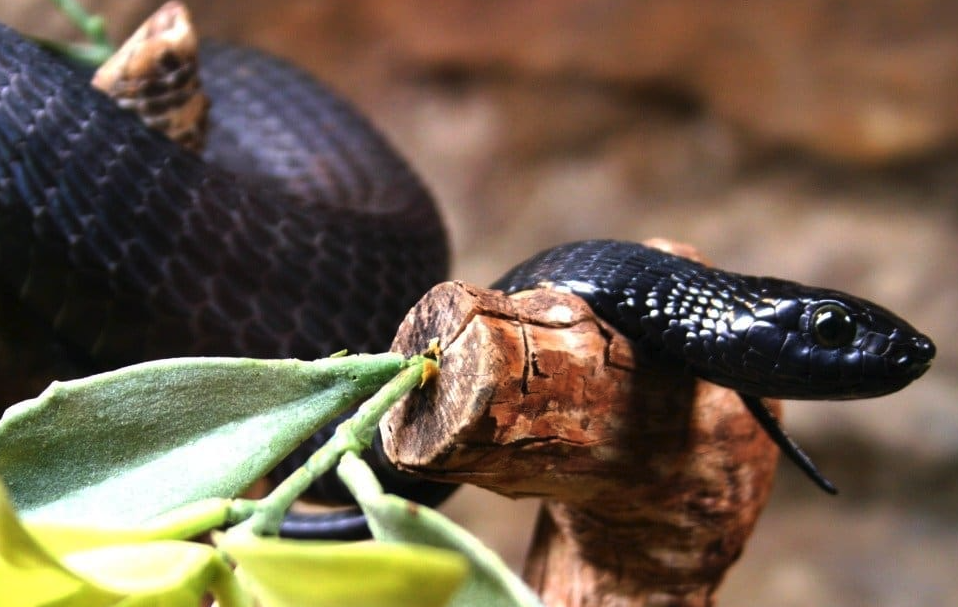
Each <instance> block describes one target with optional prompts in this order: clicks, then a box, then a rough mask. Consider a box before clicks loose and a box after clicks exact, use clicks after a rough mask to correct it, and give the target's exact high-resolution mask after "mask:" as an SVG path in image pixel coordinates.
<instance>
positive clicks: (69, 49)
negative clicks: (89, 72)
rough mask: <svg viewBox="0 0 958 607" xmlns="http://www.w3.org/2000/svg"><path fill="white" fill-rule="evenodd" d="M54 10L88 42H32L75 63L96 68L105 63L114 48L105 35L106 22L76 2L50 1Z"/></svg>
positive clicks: (41, 40)
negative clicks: (54, 7)
mask: <svg viewBox="0 0 958 607" xmlns="http://www.w3.org/2000/svg"><path fill="white" fill-rule="evenodd" d="M50 2H52V3H53V5H54V6H56V8H57V9H58V10H59V11H60V12H61V13H63V14H64V15H65V16H66V18H67V19H68V20H69V21H70V23H72V24H73V25H74V26H75V27H76V28H77V29H79V30H80V32H81V33H82V34H83V35H84V36H85V37H86V38H87V40H88V41H89V42H81V43H75V44H74V43H69V42H60V41H58V40H46V39H43V38H34V40H35V41H36V42H37V43H38V44H40V45H41V46H43V47H44V48H47V49H49V50H51V51H53V52H55V53H57V54H59V55H62V56H64V57H68V58H69V59H71V60H73V61H76V62H77V63H81V64H85V65H90V66H93V67H96V66H98V65H100V64H101V63H103V62H104V61H106V60H107V59H108V58H109V57H110V55H112V54H113V53H114V51H115V50H116V48H115V47H114V46H113V45H112V44H111V43H110V40H109V39H108V38H107V33H106V21H105V20H104V19H103V17H102V16H101V15H91V14H90V13H88V12H87V11H86V10H85V9H84V8H83V7H82V6H80V4H79V3H78V2H76V0H50Z"/></svg>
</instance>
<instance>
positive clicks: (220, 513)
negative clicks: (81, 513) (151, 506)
mask: <svg viewBox="0 0 958 607" xmlns="http://www.w3.org/2000/svg"><path fill="white" fill-rule="evenodd" d="M231 503H232V502H231V500H228V499H221V498H210V499H207V500H201V501H198V502H194V503H192V504H187V505H185V506H183V507H182V508H177V509H176V510H173V511H171V512H168V513H166V514H163V515H161V516H158V517H156V518H153V519H150V520H149V521H147V522H145V523H143V524H141V525H139V526H137V527H125V528H124V527H106V526H95V525H94V526H87V527H80V526H78V525H76V524H74V525H68V524H64V523H44V522H35V523H29V522H27V523H24V526H25V527H26V528H27V530H28V531H29V532H30V535H32V536H33V537H34V538H35V539H36V540H37V541H38V542H40V544H42V545H43V546H44V547H45V548H46V549H47V550H49V551H50V552H52V553H53V554H66V553H67V552H75V551H78V550H88V549H90V548H98V547H101V546H109V545H113V544H136V543H141V542H149V541H154V540H185V539H189V538H191V537H193V536H196V535H199V534H200V533H204V532H206V531H208V530H210V529H213V528H214V527H219V526H220V525H222V524H223V523H225V522H226V520H227V516H228V514H229V511H230V504H231Z"/></svg>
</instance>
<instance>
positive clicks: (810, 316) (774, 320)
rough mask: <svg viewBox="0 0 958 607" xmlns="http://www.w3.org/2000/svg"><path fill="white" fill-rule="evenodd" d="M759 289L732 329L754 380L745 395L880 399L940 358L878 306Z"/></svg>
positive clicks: (792, 288)
mask: <svg viewBox="0 0 958 607" xmlns="http://www.w3.org/2000/svg"><path fill="white" fill-rule="evenodd" d="M754 286H755V287H756V288H755V289H754V290H753V289H748V290H749V291H751V295H752V296H750V297H737V298H736V299H737V305H735V306H734V307H733V310H734V311H733V312H732V314H733V317H732V318H731V322H730V323H729V327H730V329H731V331H730V332H731V333H732V334H733V335H734V336H735V338H736V339H733V341H739V342H740V343H739V344H737V345H736V348H737V349H739V351H740V355H741V356H742V357H743V358H742V360H743V361H744V366H745V368H746V369H747V370H748V374H749V375H751V377H749V378H745V379H746V382H747V383H748V386H747V387H745V388H744V389H743V387H742V383H741V381H739V382H737V383H736V384H735V385H736V387H737V388H738V389H739V390H740V391H743V392H747V393H752V394H755V395H757V396H775V397H779V398H801V399H815V398H821V399H852V398H869V397H873V396H881V395H883V394H889V393H891V392H895V391H897V390H900V389H902V388H904V387H905V386H907V385H908V384H909V383H911V382H912V381H913V380H915V379H917V378H918V377H920V376H921V375H922V374H923V373H924V372H925V371H926V370H927V369H928V367H929V366H930V365H931V360H932V358H934V356H935V345H934V344H933V343H932V341H931V339H929V338H928V337H927V336H925V335H923V334H921V333H920V332H918V331H917V330H915V328H914V327H912V326H911V325H910V324H908V323H907V322H905V321H904V320H902V319H901V318H899V317H898V316H896V315H895V314H893V313H892V312H890V311H888V310H886V309H885V308H882V307H881V306H878V305H876V304H874V303H872V302H869V301H866V300H864V299H860V298H857V297H853V296H851V295H847V294H845V293H841V292H838V291H831V290H826V289H817V288H812V287H805V286H802V285H798V284H796V283H791V282H788V281H784V280H778V279H771V278H762V279H756V282H755V285H754ZM773 294H774V295H773ZM719 383H722V382H721V381H719Z"/></svg>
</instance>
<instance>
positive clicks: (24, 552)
mask: <svg viewBox="0 0 958 607" xmlns="http://www.w3.org/2000/svg"><path fill="white" fill-rule="evenodd" d="M0 596H2V602H3V605H5V606H8V607H28V606H34V605H57V606H63V607H67V606H69V605H89V607H99V606H101V605H112V604H113V603H115V602H116V601H117V599H118V598H120V597H119V595H117V594H115V593H113V592H110V591H109V590H106V589H104V588H100V587H98V586H97V585H95V584H92V583H90V582H88V581H87V580H85V579H83V578H82V577H81V576H79V575H77V574H76V573H74V572H73V571H70V570H69V569H67V568H66V567H65V566H64V565H63V564H62V563H60V562H59V561H58V560H57V559H56V557H54V556H53V555H52V554H50V553H49V552H47V551H46V550H45V549H44V548H43V547H42V546H40V544H38V543H37V542H36V541H35V540H34V539H33V538H32V537H31V536H30V534H29V533H27V531H26V529H24V528H23V526H22V525H21V524H20V520H19V519H18V518H17V515H16V513H15V512H14V510H13V506H12V505H11V504H10V500H9V499H8V498H7V492H6V489H5V488H4V487H3V485H2V484H0Z"/></svg>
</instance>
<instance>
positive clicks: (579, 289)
mask: <svg viewBox="0 0 958 607" xmlns="http://www.w3.org/2000/svg"><path fill="white" fill-rule="evenodd" d="M541 283H547V284H550V285H551V286H552V287H553V288H556V289H562V290H567V291H569V292H572V293H575V294H576V295H578V296H580V297H582V298H583V299H585V300H586V301H587V302H588V303H589V305H590V306H592V308H593V309H594V310H595V311H596V312H597V313H598V314H599V315H600V316H602V318H604V319H605V320H607V321H608V322H609V323H610V324H612V325H613V326H615V327H616V328H617V329H618V330H619V331H621V332H622V333H623V334H625V335H626V336H628V337H630V338H631V339H632V341H633V343H634V344H635V346H636V348H637V349H638V350H639V351H640V352H641V353H642V354H643V355H644V356H645V357H647V358H648V359H652V360H659V361H662V362H666V363H669V364H682V365H685V366H687V367H688V368H689V369H690V370H691V371H692V372H693V373H695V374H696V375H697V376H699V377H702V378H704V379H708V380H709V381H712V382H714V383H717V384H720V385H723V386H727V387H729V388H733V389H735V390H737V391H739V392H741V393H744V394H751V395H753V396H765V397H775V398H789V399H852V398H868V397H873V396H880V395H883V394H888V393H890V392H895V391H897V390H900V389H901V388H903V387H905V386H906V385H908V384H909V383H910V382H911V381H913V380H914V379H916V378H918V377H919V376H921V374H922V373H924V372H925V370H926V369H927V368H928V366H929V364H930V362H931V359H932V358H933V357H934V354H935V347H934V345H933V344H932V342H931V340H930V339H928V338H927V337H926V336H924V335H922V334H921V333H919V332H918V331H916V330H915V329H914V328H913V327H912V326H911V325H909V324H908V323H907V322H905V321H904V320H902V319H901V318H899V317H897V316H895V315H894V314H892V313H891V312H889V311H888V310H886V309H884V308H882V307H880V306H878V305H876V304H873V303H871V302H868V301H865V300H863V299H859V298H857V297H853V296H851V295H847V294H845V293H840V292H837V291H832V290H828V289H818V288H814V287H806V286H803V285H800V284H797V283H794V282H789V281H785V280H780V279H777V278H766V277H754V276H745V275H741V274H735V273H732V272H725V271H722V270H717V269H714V268H709V267H706V266H703V265H702V264H699V263H696V262H694V261H690V260H688V259H686V258H683V257H678V256H675V255H671V254H669V253H665V252H662V251H659V250H658V249H652V248H649V247H645V246H643V245H640V244H636V243H631V242H621V241H609V240H590V241H585V242H577V243H570V244H564V245H560V246H558V247H555V248H553V249H549V250H548V251H544V252H542V253H540V254H538V255H536V256H534V257H532V258H531V259H530V260H528V261H526V262H523V263H522V264H520V265H519V266H517V267H516V268H514V269H512V270H511V271H510V272H509V273H507V274H506V275H505V276H503V277H502V278H501V279H499V280H498V281H497V282H496V283H495V285H494V286H495V287H496V288H501V289H503V290H505V291H506V292H510V293H511V292H516V291H519V290H524V289H528V288H533V287H535V286H536V285H538V284H541ZM828 303H835V304H838V305H839V306H840V307H841V308H843V309H844V310H846V311H847V312H848V314H849V315H850V316H851V318H852V319H853V320H854V321H855V323H856V325H857V332H856V335H855V338H854V340H853V341H852V342H851V343H850V344H848V345H846V346H842V347H826V346H823V345H821V344H819V343H818V342H817V341H816V339H815V338H814V335H813V333H812V331H811V329H810V321H811V319H812V317H813V315H814V313H815V311H816V310H817V309H818V308H820V307H821V306H822V305H824V304H828Z"/></svg>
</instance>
